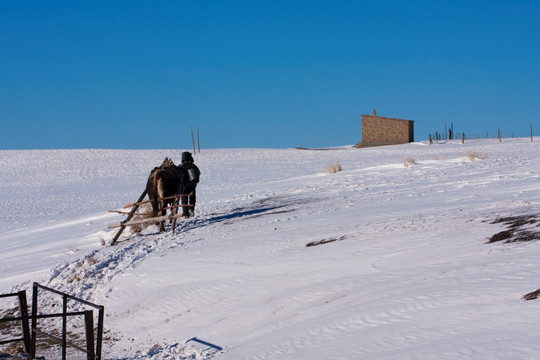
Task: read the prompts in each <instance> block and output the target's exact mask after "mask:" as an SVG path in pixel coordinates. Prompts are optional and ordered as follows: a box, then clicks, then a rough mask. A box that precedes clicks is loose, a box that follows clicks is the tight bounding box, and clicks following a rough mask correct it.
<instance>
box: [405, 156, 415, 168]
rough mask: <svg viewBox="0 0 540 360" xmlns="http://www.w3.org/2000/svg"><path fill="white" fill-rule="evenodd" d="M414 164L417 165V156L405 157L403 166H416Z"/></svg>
mask: <svg viewBox="0 0 540 360" xmlns="http://www.w3.org/2000/svg"><path fill="white" fill-rule="evenodd" d="M414 165H416V159H415V158H413V157H406V158H405V159H403V166H405V167H409V166H414Z"/></svg>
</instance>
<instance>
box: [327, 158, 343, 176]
mask: <svg viewBox="0 0 540 360" xmlns="http://www.w3.org/2000/svg"><path fill="white" fill-rule="evenodd" d="M340 171H341V163H340V162H339V161H338V162H337V163H335V164H332V165H328V166H327V167H326V169H325V170H324V172H325V173H327V174H335V173H337V172H340Z"/></svg>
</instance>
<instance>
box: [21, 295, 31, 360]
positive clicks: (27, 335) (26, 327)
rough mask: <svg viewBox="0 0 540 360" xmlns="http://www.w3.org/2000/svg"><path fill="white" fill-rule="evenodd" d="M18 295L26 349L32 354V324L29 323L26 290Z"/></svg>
mask: <svg viewBox="0 0 540 360" xmlns="http://www.w3.org/2000/svg"><path fill="white" fill-rule="evenodd" d="M18 296H19V312H20V314H21V327H22V332H23V341H24V351H25V352H26V353H27V354H30V349H31V342H32V340H31V337H30V325H29V324H28V303H27V301H26V290H21V291H19V293H18Z"/></svg>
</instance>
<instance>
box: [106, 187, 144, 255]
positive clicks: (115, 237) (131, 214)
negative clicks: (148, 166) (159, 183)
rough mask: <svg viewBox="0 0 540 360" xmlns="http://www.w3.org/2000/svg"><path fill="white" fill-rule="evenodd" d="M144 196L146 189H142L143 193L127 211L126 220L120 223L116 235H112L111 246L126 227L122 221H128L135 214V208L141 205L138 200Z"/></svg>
mask: <svg viewBox="0 0 540 360" xmlns="http://www.w3.org/2000/svg"><path fill="white" fill-rule="evenodd" d="M145 196H146V189H145V190H144V191H143V193H142V194H141V196H140V197H139V200H137V203H136V204H135V205H133V208H131V211H130V212H129V214H128V216H127V218H126V220H124V221H122V223H121V224H122V225H120V229H118V232H117V233H116V235H114V238H113V239H112V241H111V246H113V245H114V244H116V242H117V241H118V238H119V237H120V235H121V234H122V232H123V231H124V229H125V228H126V226H125V225H124V223H126V222H128V221H129V220H131V218H132V217H133V215H134V214H135V211H137V209H138V208H139V206H141V204H140V202H141V201H142V200H143V199H144V197H145Z"/></svg>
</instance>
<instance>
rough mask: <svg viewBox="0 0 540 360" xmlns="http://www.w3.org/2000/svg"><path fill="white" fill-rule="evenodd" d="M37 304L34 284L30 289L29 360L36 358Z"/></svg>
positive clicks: (36, 290)
mask: <svg viewBox="0 0 540 360" xmlns="http://www.w3.org/2000/svg"><path fill="white" fill-rule="evenodd" d="M37 304H38V286H37V283H34V285H33V287H32V337H31V338H32V341H31V346H30V359H33V358H35V357H36V336H37V306H38V305H37Z"/></svg>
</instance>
